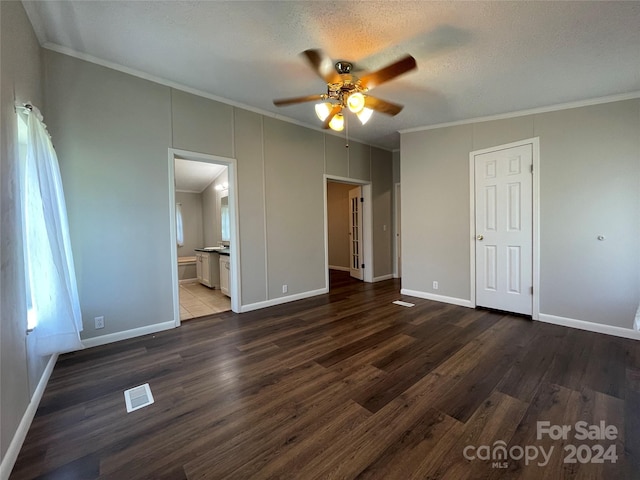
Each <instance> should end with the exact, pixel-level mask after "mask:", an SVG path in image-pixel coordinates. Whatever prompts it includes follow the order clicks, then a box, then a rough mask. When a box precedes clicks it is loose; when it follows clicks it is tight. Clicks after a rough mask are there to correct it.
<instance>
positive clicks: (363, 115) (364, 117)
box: [356, 107, 373, 125]
mask: <svg viewBox="0 0 640 480" xmlns="http://www.w3.org/2000/svg"><path fill="white" fill-rule="evenodd" d="M356 115H357V116H358V120H360V123H362V125H364V124H365V123H367V122H368V121H369V119H370V118H371V115H373V110H371V109H370V108H367V107H364V108H363V109H362V110H360V111H359V112H358V113H356Z"/></svg>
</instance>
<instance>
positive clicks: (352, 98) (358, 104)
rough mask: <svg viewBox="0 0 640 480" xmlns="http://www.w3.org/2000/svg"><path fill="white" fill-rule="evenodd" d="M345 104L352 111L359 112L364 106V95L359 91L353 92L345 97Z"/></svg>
mask: <svg viewBox="0 0 640 480" xmlns="http://www.w3.org/2000/svg"><path fill="white" fill-rule="evenodd" d="M347 106H348V107H349V110H351V111H352V112H353V113H359V112H361V111H362V109H363V108H364V95H363V94H362V93H360V92H354V93H352V94H351V95H349V98H348V99H347Z"/></svg>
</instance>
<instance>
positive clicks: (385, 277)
mask: <svg viewBox="0 0 640 480" xmlns="http://www.w3.org/2000/svg"><path fill="white" fill-rule="evenodd" d="M392 278H393V274H391V273H390V274H388V275H381V276H379V277H373V283H375V282H382V281H384V280H391V279H392Z"/></svg>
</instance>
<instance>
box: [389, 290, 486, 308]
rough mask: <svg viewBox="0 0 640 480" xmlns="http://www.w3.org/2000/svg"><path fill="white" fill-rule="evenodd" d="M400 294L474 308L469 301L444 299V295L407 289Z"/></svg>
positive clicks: (453, 298)
mask: <svg viewBox="0 0 640 480" xmlns="http://www.w3.org/2000/svg"><path fill="white" fill-rule="evenodd" d="M400 293H401V294H402V295H408V296H410V297H418V298H424V299H426V300H433V301H436V302H443V303H451V304H453V305H459V306H461V307H467V308H474V305H473V303H471V301H470V300H464V299H462V298H455V297H445V296H444V295H435V294H433V293H428V292H420V291H417V290H409V289H407V288H403V289H401V290H400Z"/></svg>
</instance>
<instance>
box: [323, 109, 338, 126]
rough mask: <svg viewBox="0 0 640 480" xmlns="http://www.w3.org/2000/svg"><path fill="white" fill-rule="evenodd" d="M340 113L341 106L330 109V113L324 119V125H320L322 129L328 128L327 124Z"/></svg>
mask: <svg viewBox="0 0 640 480" xmlns="http://www.w3.org/2000/svg"><path fill="white" fill-rule="evenodd" d="M341 111H342V106H341V105H334V107H333V108H332V109H331V112H330V113H329V116H328V117H327V118H325V119H324V124H323V125H322V128H325V129H327V128H329V123H331V120H333V117H335V116H336V115H337V114H339V113H340V112H341Z"/></svg>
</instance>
